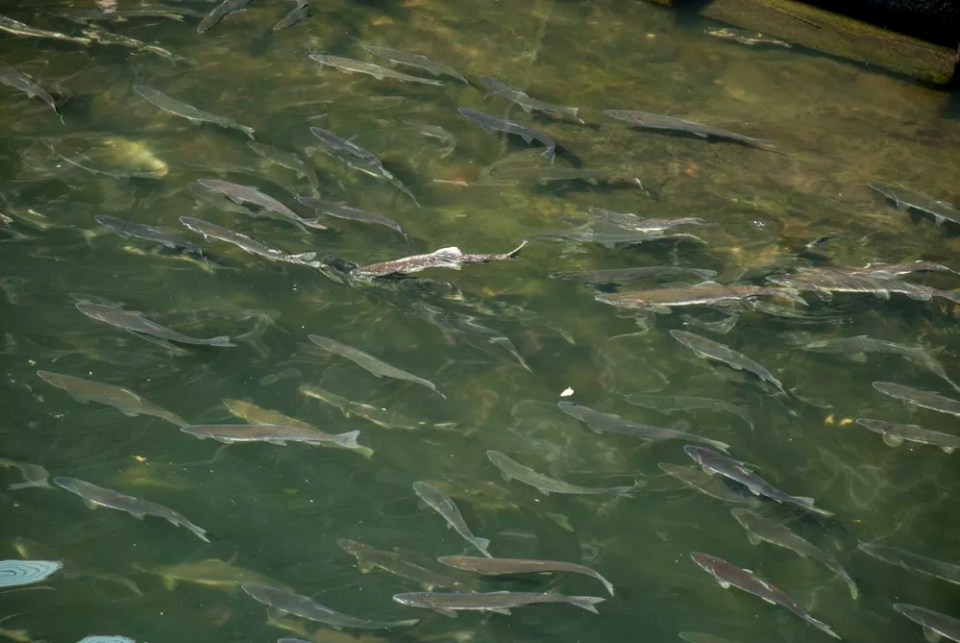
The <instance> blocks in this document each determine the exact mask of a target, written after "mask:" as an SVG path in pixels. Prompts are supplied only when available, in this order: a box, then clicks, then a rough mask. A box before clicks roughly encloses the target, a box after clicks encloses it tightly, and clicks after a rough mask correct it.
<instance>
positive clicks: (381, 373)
mask: <svg viewBox="0 0 960 643" xmlns="http://www.w3.org/2000/svg"><path fill="white" fill-rule="evenodd" d="M307 338H308V339H309V340H310V341H311V342H313V343H314V344H316V345H317V346H319V347H320V348H322V349H323V350H325V351H327V352H330V353H333V354H334V355H339V356H340V357H343V358H345V359H348V360H350V361H351V362H353V363H354V364H356V365H357V366H360V367H361V368H363V369H364V370H366V371H368V372H369V373H371V374H373V375H374V377H392V378H393V379H397V380H404V381H407V382H413V383H414V384H419V385H420V386H423V387H425V388H428V389H430V390H431V391H433V392H434V393H436V394H437V395H439V396H440V397H442V398H444V399H446V397H447V396H446V395H444V394H443V393H441V392H440V391H438V390H437V386H436V385H435V384H434V383H433V382H431V381H429V380H425V379H423V378H422V377H417V376H416V375H414V374H413V373H408V372H407V371H404V370H400V369H399V368H397V367H395V366H391V365H390V364H387V363H386V362H384V361H383V360H381V359H378V358H376V357H374V356H373V355H370V354H369V353H365V352H363V351H362V350H360V349H358V348H354V347H353V346H348V345H347V344H344V343H342V342H338V341H337V340H335V339H330V338H329V337H322V336H320V335H308V336H307Z"/></svg>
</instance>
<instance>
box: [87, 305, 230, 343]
mask: <svg viewBox="0 0 960 643" xmlns="http://www.w3.org/2000/svg"><path fill="white" fill-rule="evenodd" d="M76 308H77V310H79V311H80V312H81V313H83V314H84V315H86V316H87V317H89V318H90V319H96V320H97V321H102V322H104V323H106V324H109V325H111V326H115V327H117V328H122V329H123V330H130V331H133V332H135V333H143V334H144V335H150V336H151V337H156V338H157V339H165V340H168V341H171V342H179V343H180V344H190V345H195V346H220V347H228V346H236V344H232V343H230V338H229V337H226V336H222V335H221V336H219V337H211V338H209V339H201V338H199V337H190V336H189V335H184V334H183V333H178V332H177V331H175V330H171V329H169V328H166V327H165V326H161V325H160V324H158V323H156V322H154V321H151V320H149V319H147V318H146V317H144V316H143V313H141V312H140V311H138V310H124V309H123V308H118V307H116V306H104V305H102V304H92V303H88V302H78V303H77V304H76Z"/></svg>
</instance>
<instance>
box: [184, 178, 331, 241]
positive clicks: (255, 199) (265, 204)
mask: <svg viewBox="0 0 960 643" xmlns="http://www.w3.org/2000/svg"><path fill="white" fill-rule="evenodd" d="M197 183H198V184H200V185H202V186H203V187H205V188H207V189H208V190H212V191H214V192H219V193H220V194H222V195H223V196H225V197H227V198H228V199H230V200H231V201H233V202H234V203H236V204H237V205H243V204H244V203H252V204H253V205H256V206H259V207H261V208H263V209H264V210H267V211H269V212H275V213H277V214H279V215H280V217H281V218H282V219H285V220H287V221H293V222H294V223H298V224H300V225H303V226H306V227H308V228H313V229H315V230H326V229H327V226H325V225H323V224H322V223H320V222H319V221H317V220H316V219H304V218H303V217H301V216H300V215H299V214H297V213H296V212H294V211H293V210H291V209H290V208H288V207H287V206H285V205H284V204H283V203H281V202H280V201H278V200H277V199H275V198H273V197H272V196H270V195H269V194H264V193H263V192H261V191H260V190H258V189H257V188H255V187H252V186H249V185H240V184H238V183H231V182H230V181H220V180H218V179H197Z"/></svg>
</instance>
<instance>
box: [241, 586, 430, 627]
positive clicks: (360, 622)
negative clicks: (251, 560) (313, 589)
mask: <svg viewBox="0 0 960 643" xmlns="http://www.w3.org/2000/svg"><path fill="white" fill-rule="evenodd" d="M242 589H243V591H244V592H245V593H246V594H247V595H248V596H249V597H250V598H252V599H254V600H256V601H259V602H261V603H263V604H264V605H266V606H268V607H272V608H274V609H278V610H283V611H284V612H289V613H290V614H294V615H296V616H300V617H302V618H306V619H310V620H311V621H317V622H318V623H326V624H327V625H331V626H333V627H336V628H340V627H346V628H351V629H360V630H389V629H393V628H395V627H407V626H410V625H416V624H417V623H419V622H420V621H419V620H418V619H415V618H414V619H407V620H405V621H389V622H383V621H368V620H366V619H362V618H356V617H354V616H348V615H346V614H342V613H340V612H337V611H335V610H332V609H330V608H329V607H327V606H325V605H321V604H320V603H317V602H315V601H313V600H311V599H310V598H308V597H306V596H301V595H299V594H294V593H293V592H290V591H287V590H285V589H281V588H279V587H273V586H271V585H259V584H256V583H244V584H243V585H242Z"/></svg>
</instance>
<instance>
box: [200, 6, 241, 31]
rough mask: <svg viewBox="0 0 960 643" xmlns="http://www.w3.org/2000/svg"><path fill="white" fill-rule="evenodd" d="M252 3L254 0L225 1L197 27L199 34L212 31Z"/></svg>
mask: <svg viewBox="0 0 960 643" xmlns="http://www.w3.org/2000/svg"><path fill="white" fill-rule="evenodd" d="M251 2H253V0H223V2H221V3H220V4H218V5H217V6H216V7H214V8H213V9H212V10H211V11H210V13H208V14H207V15H206V17H205V18H204V19H203V20H201V21H200V24H199V25H197V33H205V32H206V31H208V30H210V29H212V28H213V27H215V26H216V25H217V24H219V23H220V21H221V20H223V19H224V18H225V17H226V16H229V15H230V14H231V13H235V12H237V11H240V10H241V9H244V8H246V6H247V5H248V4H250V3H251Z"/></svg>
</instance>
